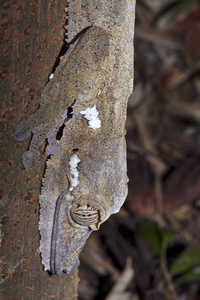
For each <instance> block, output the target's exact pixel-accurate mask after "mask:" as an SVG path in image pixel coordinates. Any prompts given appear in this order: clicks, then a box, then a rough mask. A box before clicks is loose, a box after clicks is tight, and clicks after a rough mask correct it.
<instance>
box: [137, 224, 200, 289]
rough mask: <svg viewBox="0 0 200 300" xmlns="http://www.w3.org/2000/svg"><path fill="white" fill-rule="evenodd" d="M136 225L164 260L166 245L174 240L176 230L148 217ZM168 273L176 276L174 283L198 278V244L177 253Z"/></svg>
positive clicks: (199, 249)
mask: <svg viewBox="0 0 200 300" xmlns="http://www.w3.org/2000/svg"><path fill="white" fill-rule="evenodd" d="M138 226H139V231H140V232H141V234H142V236H143V237H144V239H145V240H146V242H147V243H148V244H149V246H150V247H151V248H152V249H153V250H154V251H155V252H156V253H157V255H158V256H159V257H160V260H161V261H164V260H166V252H167V247H168V245H169V243H170V242H172V241H174V240H175V238H176V237H177V232H175V231H174V230H172V229H171V228H161V227H159V226H158V225H157V223H155V222H153V221H151V220H149V219H142V220H141V221H140V222H139V224H138ZM170 274H171V275H172V276H176V279H175V283H176V284H180V283H187V282H191V281H197V280H200V245H197V246H193V247H191V248H189V249H186V250H185V251H183V252H182V253H181V254H180V255H178V256H177V257H176V258H175V260H174V262H173V264H172V266H171V268H170Z"/></svg>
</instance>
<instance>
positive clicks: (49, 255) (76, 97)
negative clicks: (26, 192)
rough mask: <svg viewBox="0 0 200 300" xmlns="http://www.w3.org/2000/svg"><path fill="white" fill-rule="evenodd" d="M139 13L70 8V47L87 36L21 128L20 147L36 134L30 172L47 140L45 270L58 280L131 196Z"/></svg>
mask: <svg viewBox="0 0 200 300" xmlns="http://www.w3.org/2000/svg"><path fill="white" fill-rule="evenodd" d="M134 7H135V1H134V0H131V1H128V0H121V1H119V0H118V1H117V0H111V1H104V0H98V1H97V0H93V1H87V0H77V1H70V5H69V8H68V9H67V11H68V14H69V25H68V26H67V30H68V42H70V41H71V40H73V39H74V37H75V36H76V35H77V34H78V33H80V32H82V31H83V29H84V30H85V32H84V33H82V35H81V36H80V38H79V39H78V40H77V41H76V43H75V44H72V45H71V46H70V49H69V51H68V52H67V53H66V54H65V55H64V56H63V57H62V59H61V62H60V64H59V66H58V67H57V69H56V71H55V73H54V74H53V78H52V79H51V80H50V82H49V83H48V84H47V86H46V87H45V89H44V91H43V93H42V100H41V105H40V108H39V109H38V110H37V111H36V112H35V113H34V114H33V115H32V116H30V118H29V119H26V120H23V121H21V122H20V123H19V124H18V125H17V127H16V129H15V139H16V140H17V141H21V140H23V139H24V138H25V137H27V136H28V135H29V134H30V133H31V132H32V133H33V138H32V141H31V144H30V147H29V150H28V151H27V152H25V153H24V155H23V158H22V163H23V165H24V167H25V168H26V169H31V168H34V167H35V166H36V164H37V161H38V155H39V146H40V144H41V142H42V141H43V140H44V139H46V138H47V139H48V145H47V148H46V151H45V155H47V156H48V155H50V154H51V158H50V159H48V161H47V169H46V172H45V177H44V179H43V187H42V193H41V195H40V222H39V230H40V235H41V242H40V252H41V254H42V263H43V265H44V269H45V270H49V271H50V272H51V273H53V274H57V275H64V274H67V273H69V272H70V271H72V270H73V269H74V268H75V267H76V266H77V264H78V263H79V254H80V251H81V249H82V248H83V246H84V244H85V242H86V240H87V238H88V236H89V235H90V233H91V232H92V230H97V229H98V228H99V226H100V224H101V223H103V222H104V221H105V220H106V219H108V217H109V216H110V215H111V214H113V213H116V212H118V211H119V209H120V208H121V206H122V204H123V202H124V200H125V198H126V195H127V175H126V173H127V169H126V144H125V138H124V135H125V121H126V108H127V100H128V96H129V95H130V93H131V92H132V88H133V29H134ZM69 107H70V109H71V111H72V112H71V115H72V117H71V118H67V112H68V108H69ZM63 122H64V124H65V127H64V130H63V135H62V138H61V140H59V141H58V140H56V135H57V132H58V130H59V128H60V127H61V126H62V125H63Z"/></svg>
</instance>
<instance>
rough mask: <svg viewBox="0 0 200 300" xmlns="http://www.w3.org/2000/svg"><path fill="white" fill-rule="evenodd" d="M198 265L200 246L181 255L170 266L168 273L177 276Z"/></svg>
mask: <svg viewBox="0 0 200 300" xmlns="http://www.w3.org/2000/svg"><path fill="white" fill-rule="evenodd" d="M199 263H200V245H197V246H194V247H192V248H189V249H187V250H186V251H184V252H183V253H181V254H180V255H179V256H178V257H177V258H176V260H175V261H174V263H173V264H172V266H171V269H170V273H171V274H172V275H177V274H180V273H184V272H186V271H188V270H189V269H190V268H192V267H194V266H197V265H198V264H199Z"/></svg>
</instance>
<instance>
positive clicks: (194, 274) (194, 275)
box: [175, 266, 200, 284]
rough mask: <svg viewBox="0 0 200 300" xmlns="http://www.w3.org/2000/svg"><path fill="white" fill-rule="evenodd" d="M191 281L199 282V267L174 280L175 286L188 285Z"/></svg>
mask: <svg viewBox="0 0 200 300" xmlns="http://www.w3.org/2000/svg"><path fill="white" fill-rule="evenodd" d="M191 281H200V266H198V267H196V268H193V269H191V270H190V271H188V272H186V273H184V274H183V275H180V276H179V277H178V278H177V279H176V280H175V283H176V284H182V283H188V282H191Z"/></svg>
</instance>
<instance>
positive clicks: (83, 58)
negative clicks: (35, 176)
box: [14, 26, 109, 169]
mask: <svg viewBox="0 0 200 300" xmlns="http://www.w3.org/2000/svg"><path fill="white" fill-rule="evenodd" d="M108 55H109V37H108V34H107V32H106V31H105V30H103V29H102V28H100V27H96V26H94V27H93V28H90V29H88V30H87V31H86V33H85V34H83V35H82V37H81V38H80V40H79V41H78V42H77V43H76V45H75V47H74V46H73V47H71V49H70V51H68V52H67V54H65V55H64V56H63V57H62V60H61V62H60V64H59V66H58V68H57V69H56V72H55V73H54V77H53V79H51V81H50V82H49V83H48V84H47V86H46V87H45V89H44V91H43V93H42V99H41V104H40V108H39V109H38V110H37V111H36V112H35V113H34V114H33V115H32V116H31V117H30V118H29V119H25V120H22V121H21V122H19V124H18V125H17V126H16V128H15V131H14V138H15V140H16V141H22V140H24V139H25V138H26V137H27V136H29V135H30V134H31V132H32V133H33V138H32V141H31V144H30V147H29V151H27V152H25V153H24V154H23V157H22V163H23V165H24V167H25V169H32V168H35V167H36V165H37V161H38V156H39V146H40V144H41V142H42V141H43V140H44V139H45V138H48V146H47V149H46V152H45V155H46V156H48V155H50V154H55V153H56V152H57V151H58V143H57V141H56V134H57V132H58V130H59V128H60V127H61V126H62V125H63V123H64V120H65V119H66V118H67V109H68V108H69V107H70V106H72V104H74V103H75V102H77V105H76V109H77V110H78V109H79V111H81V110H84V109H85V108H87V107H88V105H90V104H91V103H95V101H96V95H97V93H98V92H99V91H100V89H101V87H102V84H103V81H104V73H105V66H106V65H107V58H108ZM82 99H84V101H82ZM86 99H87V100H86Z"/></svg>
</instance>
